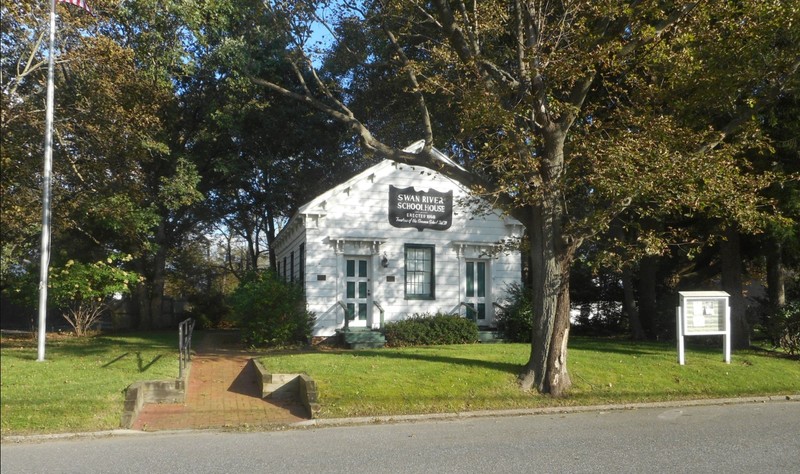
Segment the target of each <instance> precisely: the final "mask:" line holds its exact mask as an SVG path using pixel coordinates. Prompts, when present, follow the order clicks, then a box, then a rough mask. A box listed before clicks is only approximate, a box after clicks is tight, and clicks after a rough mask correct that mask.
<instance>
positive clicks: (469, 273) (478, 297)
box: [464, 260, 491, 324]
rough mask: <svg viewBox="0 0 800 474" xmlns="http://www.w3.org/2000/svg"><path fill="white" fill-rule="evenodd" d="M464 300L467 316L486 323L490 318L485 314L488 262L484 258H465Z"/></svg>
mask: <svg viewBox="0 0 800 474" xmlns="http://www.w3.org/2000/svg"><path fill="white" fill-rule="evenodd" d="M465 265H466V267H465V269H464V270H465V271H464V275H465V282H464V302H465V303H466V304H467V308H466V310H467V318H468V319H471V320H473V321H475V322H477V323H479V324H480V323H486V322H488V320H490V319H491V315H490V314H487V304H488V302H487V301H486V293H487V291H486V287H487V284H486V276H487V271H486V270H487V266H488V263H487V262H486V261H485V260H467V261H466V262H465Z"/></svg>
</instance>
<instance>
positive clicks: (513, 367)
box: [349, 350, 524, 375]
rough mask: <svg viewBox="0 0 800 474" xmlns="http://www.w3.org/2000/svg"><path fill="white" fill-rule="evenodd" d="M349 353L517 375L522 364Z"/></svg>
mask: <svg viewBox="0 0 800 474" xmlns="http://www.w3.org/2000/svg"><path fill="white" fill-rule="evenodd" d="M349 354H357V355H358V356H359V357H376V358H384V359H408V360H421V361H425V362H434V363H439V364H455V365H463V366H467V367H481V368H484V369H490V370H496V371H499V372H508V373H511V374H514V375H518V374H519V373H520V372H522V368H523V367H524V365H523V364H511V363H508V362H494V361H489V360H481V359H471V358H467V357H450V356H442V355H426V354H413V353H407V352H395V351H391V352H390V351H389V350H360V351H356V352H351V353H349Z"/></svg>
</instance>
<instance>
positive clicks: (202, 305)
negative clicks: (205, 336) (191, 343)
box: [186, 290, 231, 329]
mask: <svg viewBox="0 0 800 474" xmlns="http://www.w3.org/2000/svg"><path fill="white" fill-rule="evenodd" d="M188 299H189V303H190V304H191V309H189V310H188V311H186V317H189V318H193V319H194V320H195V321H196V324H197V326H196V328H197V329H211V328H216V327H219V326H220V323H221V322H222V321H223V320H227V319H229V318H230V315H231V307H230V305H229V304H228V300H227V298H226V297H225V295H224V294H222V292H220V291H217V290H211V291H209V292H208V293H197V294H195V295H190V296H189V298H188Z"/></svg>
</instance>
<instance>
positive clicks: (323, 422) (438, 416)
mask: <svg viewBox="0 0 800 474" xmlns="http://www.w3.org/2000/svg"><path fill="white" fill-rule="evenodd" d="M784 401H787V402H792V401H794V402H798V401H800V394H797V395H773V396H766V397H739V398H709V399H699V400H677V401H666V402H647V403H623V404H616V405H613V404H609V405H586V406H564V407H542V408H519V409H512V410H481V411H468V412H450V413H429V414H420V415H390V416H365V417H354V418H327V419H326V418H319V419H313V420H306V421H301V422H298V423H293V424H292V425H291V426H292V427H298V428H308V427H325V426H349V425H365V424H373V423H409V422H418V421H431V420H456V419H469V418H485V417H510V416H532V415H553V414H570V413H586V412H607V411H620V410H636V409H644V408H680V407H693V406H710V405H734V404H745V403H767V402H784Z"/></svg>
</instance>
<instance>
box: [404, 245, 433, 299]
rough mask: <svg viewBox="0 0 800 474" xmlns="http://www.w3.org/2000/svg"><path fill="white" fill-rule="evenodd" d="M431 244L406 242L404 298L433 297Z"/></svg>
mask: <svg viewBox="0 0 800 474" xmlns="http://www.w3.org/2000/svg"><path fill="white" fill-rule="evenodd" d="M434 249H435V247H434V246H433V245H419V244H406V246H405V263H406V265H405V266H406V275H405V276H406V299H409V300H432V299H435V289H436V285H435V279H434V275H435V272H434V267H435V261H434V260H435V259H434V255H435V253H434Z"/></svg>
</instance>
